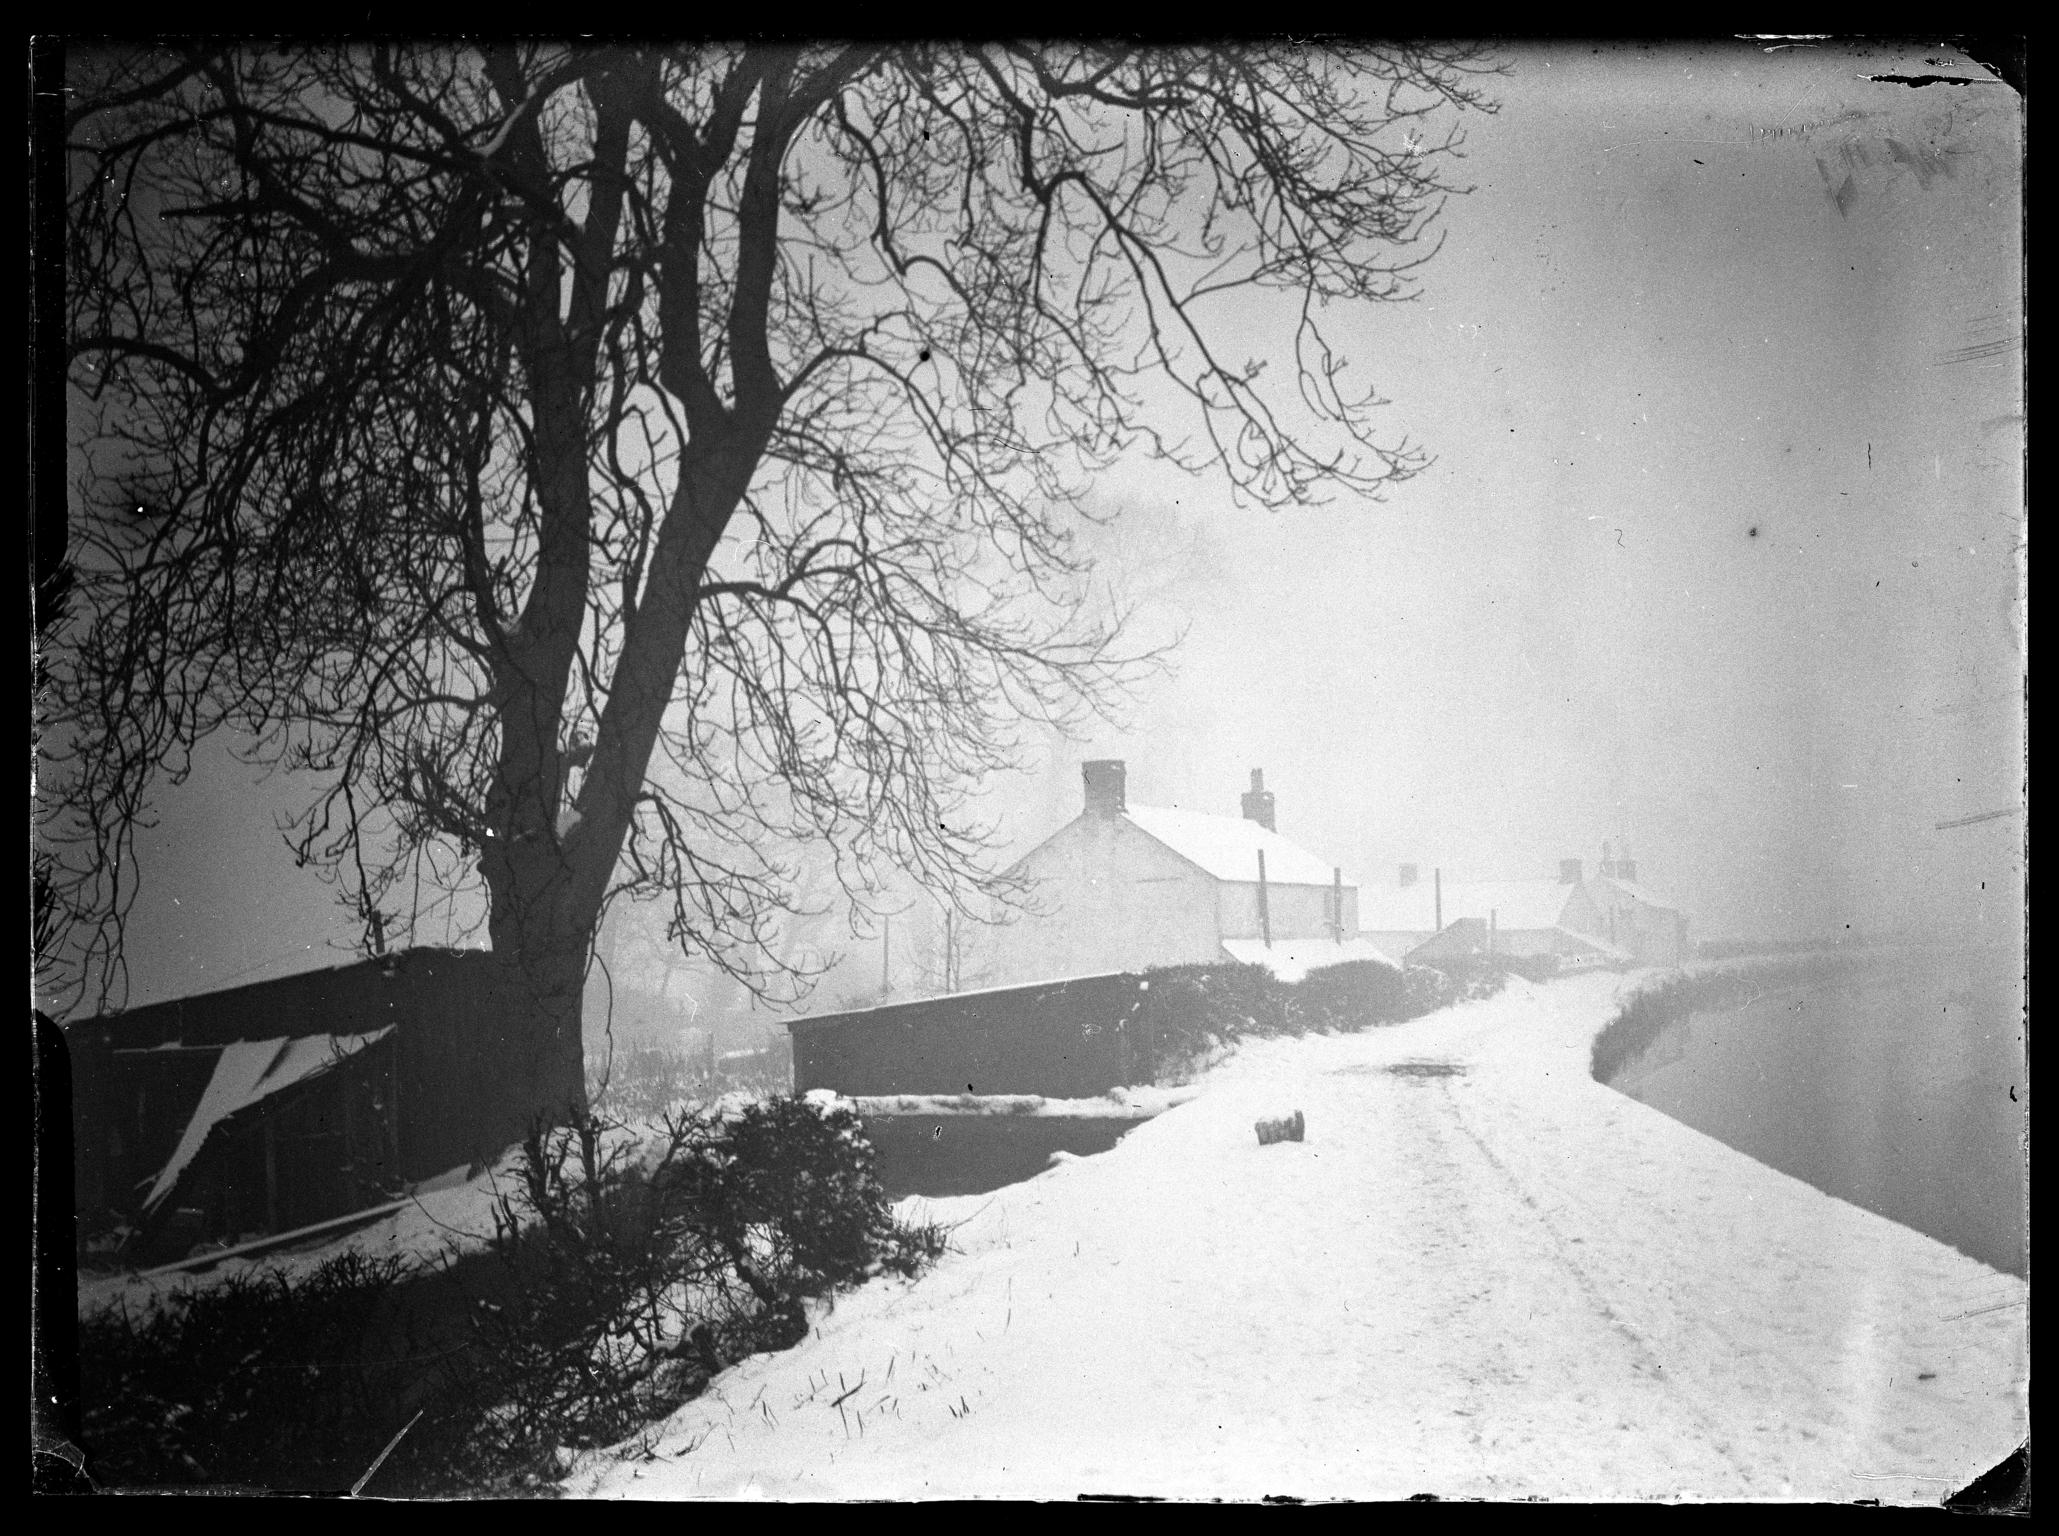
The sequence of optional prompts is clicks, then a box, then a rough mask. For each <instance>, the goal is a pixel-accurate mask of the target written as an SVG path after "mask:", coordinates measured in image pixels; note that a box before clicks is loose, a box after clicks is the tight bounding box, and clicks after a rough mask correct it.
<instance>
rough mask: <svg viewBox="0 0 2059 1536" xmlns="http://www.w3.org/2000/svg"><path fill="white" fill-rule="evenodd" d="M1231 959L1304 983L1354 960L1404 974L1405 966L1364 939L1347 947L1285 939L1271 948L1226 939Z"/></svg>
mask: <svg viewBox="0 0 2059 1536" xmlns="http://www.w3.org/2000/svg"><path fill="white" fill-rule="evenodd" d="M1223 948H1224V949H1225V950H1227V951H1229V954H1230V958H1231V959H1233V960H1241V961H1242V962H1243V963H1244V964H1246V965H1262V966H1264V967H1265V968H1266V969H1267V970H1269V971H1271V972H1272V973H1273V975H1274V976H1276V977H1278V978H1279V979H1280V980H1281V981H1287V982H1294V981H1299V980H1301V978H1302V977H1304V976H1306V975H1307V974H1308V973H1309V972H1310V971H1319V970H1321V969H1322V968H1323V967H1324V966H1326V965H1343V964H1345V963H1346V962H1347V961H1352V960H1372V961H1376V962H1378V963H1379V964H1381V965H1384V966H1386V967H1388V968H1389V969H1390V970H1396V971H1398V970H1400V969H1401V963H1400V962H1399V961H1397V960H1395V959H1394V958H1393V957H1392V956H1390V955H1388V954H1386V953H1385V952H1384V951H1382V950H1379V949H1376V948H1374V947H1373V945H1372V944H1370V943H1368V942H1367V941H1366V940H1364V939H1361V938H1355V937H1354V938H1349V939H1346V940H1345V941H1344V942H1343V943H1341V944H1340V943H1338V942H1337V941H1336V940H1335V939H1283V940H1281V941H1279V942H1278V943H1275V944H1271V945H1268V944H1267V943H1266V942H1265V941H1264V940H1263V939H1224V940H1223Z"/></svg>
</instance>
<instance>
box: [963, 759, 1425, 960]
mask: <svg viewBox="0 0 2059 1536" xmlns="http://www.w3.org/2000/svg"><path fill="white" fill-rule="evenodd" d="M1081 776H1082V780H1083V783H1084V789H1085V796H1084V804H1083V806H1082V808H1081V810H1080V814H1079V815H1078V816H1077V817H1075V818H1074V819H1073V820H1072V821H1070V822H1068V823H1066V824H1065V825H1064V826H1063V827H1060V828H1059V829H1058V830H1057V831H1056V832H1054V833H1053V834H1052V835H1051V836H1050V837H1048V838H1046V839H1045V840H1044V841H1043V842H1042V843H1039V844H1038V845H1037V846H1036V847H1035V848H1033V849H1032V850H1031V851H1030V852H1029V853H1027V854H1025V855H1024V856H1023V857H1022V858H1021V859H1020V860H1018V861H1017V862H1016V864H1015V865H1014V866H1013V867H1012V868H1011V869H1010V870H1009V871H1008V873H1009V874H1010V875H1012V876H1014V877H1016V878H1018V879H1020V880H1022V881H1023V882H1024V883H1025V887H1026V894H1027V896H1028V898H1029V901H1030V903H1031V910H1028V911H1025V912H1023V913H1021V914H1019V915H1017V916H1016V917H1015V918H1014V920H1012V921H1010V922H1007V923H1005V924H1003V925H1001V926H998V927H996V928H994V929H991V930H989V931H988V932H987V934H986V935H985V937H984V939H983V940H982V941H980V943H979V949H980V955H979V966H978V971H979V974H980V975H981V977H982V978H983V979H985V980H988V981H990V982H991V983H992V984H994V985H1011V984H1014V983H1018V982H1030V981H1044V980H1050V979H1053V978H1057V977H1064V976H1083V975H1091V974H1094V973H1097V972H1103V971H1123V970H1139V969H1143V968H1145V967H1148V966H1155V965H1185V964H1193V963H1206V962H1210V961H1219V960H1221V959H1223V958H1224V957H1225V956H1228V957H1230V958H1232V959H1237V960H1245V961H1250V962H1253V963H1259V964H1265V965H1267V966H1269V967H1270V968H1271V969H1273V971H1274V972H1275V973H1276V974H1278V975H1280V976H1281V977H1282V979H1285V980H1296V979H1299V977H1300V976H1301V975H1302V974H1304V973H1305V972H1306V971H1308V970H1310V969H1313V968H1314V967H1315V966H1318V965H1323V964H1331V963H1335V962H1337V961H1342V960H1368V959H1370V960H1379V961H1382V962H1384V963H1386V964H1390V965H1391V964H1393V963H1394V962H1393V960H1392V959H1390V958H1389V957H1388V956H1387V955H1386V954H1384V953H1383V952H1381V951H1379V950H1378V949H1377V948H1376V947H1375V946H1373V945H1370V944H1367V943H1365V942H1364V941H1363V940H1362V939H1360V938H1359V937H1358V929H1359V918H1358V896H1359V890H1358V883H1357V882H1356V881H1354V880H1348V879H1346V878H1345V877H1344V874H1343V872H1342V870H1341V869H1339V868H1338V867H1337V866H1335V865H1333V864H1330V863H1328V862H1327V861H1325V860H1324V859H1321V858H1319V857H1318V856H1316V855H1315V854H1313V853H1311V852H1309V851H1308V850H1307V849H1305V848H1303V847H1301V846H1299V845H1298V844H1296V843H1293V842H1290V841H1288V839H1286V838H1284V837H1282V836H1280V834H1279V833H1278V831H1276V830H1275V828H1274V802H1273V795H1272V792H1271V791H1269V790H1268V789H1266V787H1265V780H1264V774H1263V773H1262V771H1260V770H1257V769H1254V770H1252V774H1251V788H1250V789H1249V790H1248V791H1247V792H1246V793H1245V794H1244V796H1243V802H1242V810H1243V814H1242V815H1241V816H1218V815H1211V814H1208V813H1205V812H1201V811H1192V810H1183V809H1169V808H1162V807H1155V806H1144V805H1131V804H1130V803H1129V799H1128V794H1127V789H1126V777H1127V774H1126V770H1125V767H1124V765H1123V763H1122V762H1120V761H1119V760H1115V759H1101V760H1097V761H1094V762H1089V763H1085V764H1083V765H1082V768H1081Z"/></svg>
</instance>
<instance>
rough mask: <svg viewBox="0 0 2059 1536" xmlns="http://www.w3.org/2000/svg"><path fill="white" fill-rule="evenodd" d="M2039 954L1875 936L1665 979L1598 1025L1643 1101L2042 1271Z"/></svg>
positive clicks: (1988, 1259) (1941, 1233)
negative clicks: (2030, 1207) (2032, 1094)
mask: <svg viewBox="0 0 2059 1536" xmlns="http://www.w3.org/2000/svg"><path fill="white" fill-rule="evenodd" d="M2022 974H2023V965H2022V956H2021V955H2020V954H2017V953H2012V952H2007V951H2002V950H1995V949H1977V948H1969V947H1948V946H1942V945H1937V946H1930V947H1926V948H1921V949H1917V948H1909V947H1902V948H1892V949H1890V948H1875V949H1868V950H1859V951H1846V952H1837V951H1832V952H1827V953H1823V954H1818V955H1814V956H1798V957H1783V958H1780V959H1777V960H1774V961H1771V962H1768V963H1762V964H1758V965H1749V966H1738V965H1725V966H1722V967H1719V968H1716V969H1713V970H1708V971H1704V972H1701V973H1699V974H1695V975H1691V976H1684V977H1677V978H1673V979H1671V980H1669V981H1667V982H1665V983H1662V984H1660V985H1658V986H1656V987H1653V988H1650V989H1647V990H1646V991H1645V992H1643V993H1641V994H1640V995H1639V996H1638V997H1637V998H1635V999H1634V1000H1633V1002H1632V1004H1631V1006H1630V1007H1629V1008H1627V1009H1625V1011H1624V1012H1623V1013H1622V1014H1621V1015H1619V1016H1618V1018H1617V1019H1616V1021H1615V1022H1613V1023H1612V1024H1611V1025H1610V1026H1609V1027H1608V1029H1606V1030H1604V1031H1603V1033H1602V1034H1601V1036H1600V1037H1599V1038H1597V1040H1596V1041H1595V1049H1594V1069H1595V1075H1596V1077H1598V1078H1600V1079H1601V1080H1602V1081H1604V1082H1606V1083H1608V1084H1609V1085H1610V1086H1611V1087H1614V1088H1616V1089H1617V1090H1618V1091H1620V1092H1623V1093H1626V1094H1628V1095H1630V1096H1631V1097H1632V1098H1634V1099H1637V1100H1638V1101H1639V1102H1640V1103H1643V1104H1647V1105H1649V1106H1651V1107H1652V1108H1654V1109H1657V1110H1660V1111H1662V1112H1663V1113H1665V1114H1667V1115H1669V1116H1671V1117H1672V1118H1674V1119H1676V1120H1679V1121H1681V1122H1683V1123H1684V1124H1687V1125H1690V1126H1693V1127H1694V1128H1695V1129H1696V1130H1699V1131H1702V1132H1705V1133H1706V1134H1708V1135H1711V1136H1714V1137H1715V1138H1716V1139H1717V1140H1719V1141H1721V1142H1723V1143H1725V1144H1726V1145H1728V1146H1731V1147H1734V1148H1736V1149H1737V1150H1738V1151H1740V1152H1743V1153H1745V1154H1746V1155H1748V1156H1750V1157H1753V1158H1756V1159H1757V1160H1758V1161H1760V1162H1762V1163H1766V1164H1768V1165H1769V1166H1771V1167H1774V1168H1777V1169H1779V1170H1780V1171H1781V1172H1783V1173H1788V1174H1792V1175H1793V1176H1794V1177H1796V1178H1798V1179H1801V1180H1803V1181H1805V1182H1807V1183H1809V1184H1812V1185H1814V1186H1815V1187H1816V1188H1818V1189H1821V1190H1823V1191H1825V1192H1826V1193H1828V1194H1832V1195H1835V1196H1837V1197H1838V1198H1839V1199H1843V1200H1849V1201H1851V1202H1853V1203H1854V1204H1857V1205H1862V1206H1864V1207H1866V1208H1867V1209H1868V1210H1871V1211H1875V1212H1877V1213H1879V1214H1880V1215H1883V1216H1886V1217H1888V1218H1889V1219H1891V1220H1894V1221H1898V1222H1901V1223H1902V1224H1903V1225H1905V1226H1911V1227H1914V1228H1916V1229H1917V1230H1918V1231H1920V1232H1925V1233H1928V1234H1929V1235H1930V1236H1932V1237H1934V1238H1936V1239H1938V1240H1939V1241H1940V1242H1944V1243H1949V1244H1951V1245H1952V1246H1953V1247H1955V1248H1957V1249H1959V1250H1960V1251H1961V1252H1962V1253H1966V1254H1969V1255H1971V1256H1972V1257H1974V1258H1977V1259H1979V1260H1981V1261H1982V1262H1984V1263H1987V1264H1991V1265H1993V1266H1994V1267H1995V1268H1997V1269H2004V1270H2008V1271H2010V1272H2011V1273H2013V1274H2016V1275H2018V1276H2022V1277H2026V1278H2027V1277H2028V1274H2029V1255H2028V1252H2027V1242H2026V1239H2027V1230H2026V1228H2027V1211H2026V1205H2027V1200H2026V1180H2025V1161H2024V1146H2025V1140H2024V1138H2025V1133H2026V1131H2027V1128H2028V1097H2029V1094H2028V1084H2027V1073H2026V1065H2027V1064H2026V1059H2025V1054H2024V1012H2023V987H2022Z"/></svg>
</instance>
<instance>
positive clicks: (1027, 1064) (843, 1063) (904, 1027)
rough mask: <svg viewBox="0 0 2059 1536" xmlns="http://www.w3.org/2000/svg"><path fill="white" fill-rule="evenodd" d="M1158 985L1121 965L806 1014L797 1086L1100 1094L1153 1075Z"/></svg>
mask: <svg viewBox="0 0 2059 1536" xmlns="http://www.w3.org/2000/svg"><path fill="white" fill-rule="evenodd" d="M1149 995H1150V984H1149V982H1148V981H1147V980H1146V979H1145V978H1144V977H1142V976H1139V975H1136V974H1134V973H1132V972H1116V973H1111V974H1106V975H1098V976H1076V977H1072V978H1069V979H1067V980H1062V981H1044V982H1037V983H1033V984H1031V985H1028V986H1015V987H994V988H989V989H986V990H983V991H978V992H957V993H952V994H950V995H948V996H945V997H933V998H926V999H924V1000H922V1001H920V1002H911V1003H888V1004H885V1005H883V1006H881V1007H877V1008H863V1009H858V1010H855V1011H852V1012H847V1013H833V1014H823V1015H819V1016H817V1017H815V1018H810V1019H795V1020H793V1021H792V1022H790V1023H789V1024H788V1025H787V1030H788V1031H789V1033H790V1034H791V1035H792V1037H793V1047H794V1090H795V1091H796V1092H798V1093H806V1092H808V1091H810V1090H812V1089H816V1088H829V1089H833V1090H835V1091H836V1092H837V1093H840V1094H845V1095H848V1096H852V1097H857V1096H885V1095H888V1094H978V1095H982V1096H984V1095H990V1094H1018V1093H1019V1094H1039V1095H1043V1096H1046V1097H1050V1098H1065V1099H1086V1098H1093V1097H1096V1096H1097V1095H1100V1094H1104V1093H1106V1092H1108V1090H1109V1089H1111V1088H1116V1087H1121V1086H1123V1085H1125V1084H1129V1083H1133V1082H1148V1081H1149V1080H1150V1077H1151V1068H1152V1065H1153V1051H1152V1043H1151V1041H1150V1039H1149V1037H1148V1034H1149V1031H1148V1022H1147V1017H1146V1015H1145V1013H1144V1004H1145V1002H1146V1001H1147V999H1148V997H1149Z"/></svg>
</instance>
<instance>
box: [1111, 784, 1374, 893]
mask: <svg viewBox="0 0 2059 1536" xmlns="http://www.w3.org/2000/svg"><path fill="white" fill-rule="evenodd" d="M1123 814H1124V815H1126V816H1128V817H1129V819H1130V821H1131V822H1132V823H1133V824H1134V825H1135V826H1137V827H1139V828H1141V829H1142V830H1143V831H1146V832H1148V833H1150V834H1151V835H1152V836H1153V837H1155V838H1157V839H1158V840H1159V841H1160V842H1161V843H1163V844H1165V846H1166V847H1168V848H1170V849H1172V851H1173V852H1174V853H1177V854H1178V855H1179V856H1180V857H1181V858H1183V859H1185V860H1187V861H1188V862H1189V863H1192V864H1198V865H1200V867H1201V868H1202V869H1204V870H1206V871H1207V872H1208V873H1209V874H1211V875H1213V876H1215V878H1216V879H1218V880H1243V881H1248V882H1249V883H1251V884H1253V885H1256V884H1257V883H1258V855H1259V854H1260V853H1261V852H1262V853H1264V854H1265V878H1266V883H1267V884H1269V885H1329V884H1331V883H1332V881H1333V879H1334V878H1335V876H1334V870H1335V866H1334V865H1332V864H1329V863H1326V862H1325V861H1324V860H1322V859H1320V858H1318V857H1317V856H1316V855H1314V854H1312V853H1310V852H1309V851H1308V850H1307V849H1306V848H1303V847H1302V846H1301V845H1300V844H1298V843H1290V842H1288V841H1287V839H1286V838H1284V837H1282V836H1280V834H1279V833H1277V832H1268V831H1266V829H1265V828H1264V827H1261V826H1260V825H1259V824H1258V823H1257V822H1255V821H1246V820H1245V819H1244V818H1243V817H1241V816H1211V815H1208V814H1207V813H1206V812H1202V811H1177V810H1169V809H1166V808H1165V807H1162V806H1153V805H1133V806H1130V807H1129V808H1128V809H1127V810H1126V811H1124V813H1123ZM1344 883H1345V884H1346V885H1348V886H1350V887H1352V888H1353V889H1354V890H1356V889H1357V888H1358V882H1357V881H1356V880H1351V879H1346V880H1345V882H1344Z"/></svg>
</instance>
